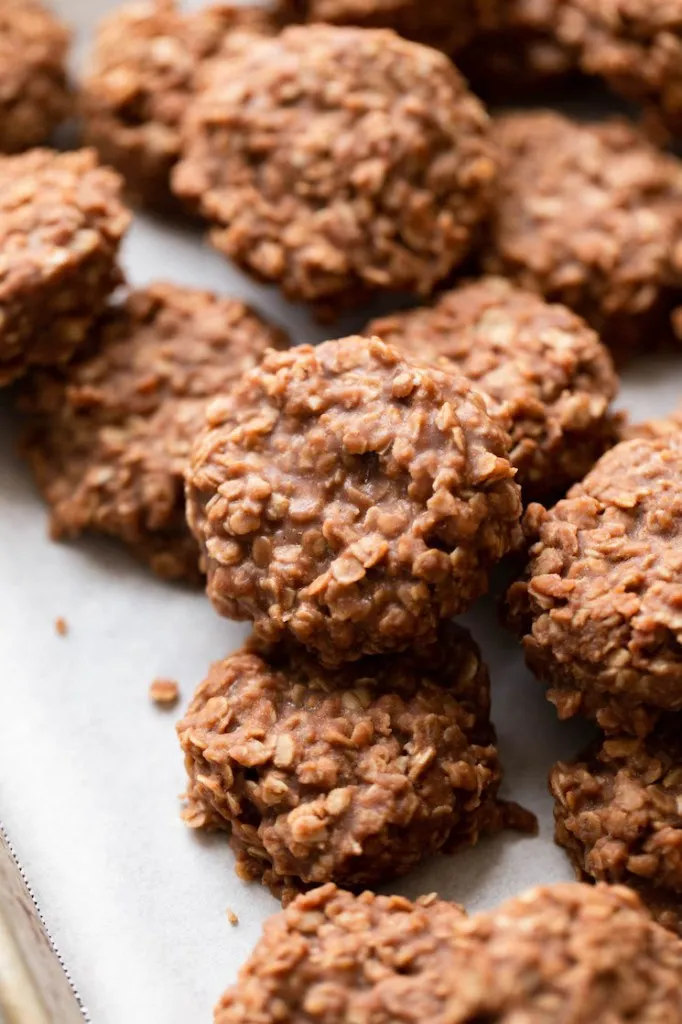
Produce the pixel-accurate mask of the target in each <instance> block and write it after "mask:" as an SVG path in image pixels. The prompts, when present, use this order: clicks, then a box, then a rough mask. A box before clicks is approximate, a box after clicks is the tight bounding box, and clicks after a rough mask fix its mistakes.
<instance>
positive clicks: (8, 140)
mask: <svg viewBox="0 0 682 1024" xmlns="http://www.w3.org/2000/svg"><path fill="white" fill-rule="evenodd" d="M69 42H70V33H69V31H68V29H67V28H66V26H65V25H63V24H62V23H61V22H60V21H59V20H58V19H57V18H56V17H55V15H54V14H52V13H51V11H50V10H49V9H48V8H47V7H45V6H44V5H43V4H42V3H39V2H38V0H0V152H2V153H20V152H21V151H22V150H24V149H29V148H30V147H31V146H37V145H39V144H40V143H41V142H45V141H46V139H48V138H49V136H50V134H51V133H52V131H53V130H54V129H55V128H56V127H57V126H58V125H59V124H61V122H62V121H63V120H65V118H66V117H67V116H68V115H69V114H70V112H71V107H72V101H71V96H70V93H69V87H68V82H67V76H66V58H67V52H68V49H69Z"/></svg>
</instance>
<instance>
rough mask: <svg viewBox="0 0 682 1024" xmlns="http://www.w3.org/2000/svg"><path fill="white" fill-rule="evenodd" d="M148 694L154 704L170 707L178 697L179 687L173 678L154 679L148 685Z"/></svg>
mask: <svg viewBox="0 0 682 1024" xmlns="http://www.w3.org/2000/svg"><path fill="white" fill-rule="evenodd" d="M149 696H150V697H151V699H152V700H153V701H154V703H155V704H163V705H167V706H168V707H170V706H171V705H172V704H175V703H176V702H177V700H178V698H179V697H180V688H179V687H178V684H177V683H176V682H175V680H173V679H155V680H154V682H153V683H152V685H151V686H150V687H149Z"/></svg>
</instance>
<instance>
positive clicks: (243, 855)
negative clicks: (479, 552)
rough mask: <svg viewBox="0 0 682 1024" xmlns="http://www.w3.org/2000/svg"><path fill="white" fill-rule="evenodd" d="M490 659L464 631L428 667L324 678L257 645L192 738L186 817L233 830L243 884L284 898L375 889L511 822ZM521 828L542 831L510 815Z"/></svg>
mask: <svg viewBox="0 0 682 1024" xmlns="http://www.w3.org/2000/svg"><path fill="white" fill-rule="evenodd" d="M489 712H490V683H489V679H488V672H487V670H486V668H485V666H484V665H483V663H482V662H481V656H480V652H479V650H478V648H477V647H476V645H475V644H474V642H473V640H472V639H471V637H470V635H469V634H468V633H467V632H466V631H465V630H463V629H461V628H460V627H458V626H455V625H448V626H445V627H444V628H443V629H442V630H441V632H440V634H439V636H438V643H437V644H435V645H434V646H432V647H431V648H429V649H427V650H425V651H423V652H421V653H420V654H418V655H416V654H415V655H411V654H399V655H393V656H384V657H373V658H363V659H361V660H360V661H356V662H353V663H352V664H351V665H347V666H343V667H342V668H340V669H325V668H324V667H323V666H321V664H320V662H319V661H318V659H317V658H316V657H315V656H314V655H313V654H310V653H309V652H307V651H306V650H305V648H302V647H301V646H300V645H299V644H296V643H293V642H290V641H289V642H285V643H281V644H278V645H274V646H270V647H264V646H261V647H259V646H258V645H257V644H256V643H255V642H253V641H252V642H251V644H250V645H247V646H246V647H245V648H244V649H242V650H241V651H238V652H237V653H236V654H232V655H231V656H230V657H228V658H226V659H225V660H224V661H222V662H217V663H216V664H215V665H213V667H212V669H211V671H210V673H209V675H208V678H207V679H206V680H205V682H203V683H202V684H201V686H200V687H199V689H198V690H197V692H196V694H195V696H194V699H193V701H192V704H191V705H190V708H189V710H188V712H187V715H186V716H185V718H184V719H183V720H182V722H180V724H179V726H178V733H179V736H180V741H181V744H182V747H183V750H184V752H185V765H186V768H187V773H188V776H189V785H188V790H187V800H188V807H187V810H186V812H185V820H186V821H187V822H188V823H189V824H190V825H192V826H194V827H203V826H206V825H207V826H209V827H214V828H216V827H217V828H225V829H228V830H230V831H231V834H232V843H233V846H234V847H235V849H236V851H237V853H238V856H239V861H238V871H239V873H240V874H241V875H242V876H243V877H247V878H262V879H263V881H264V882H265V883H266V884H267V885H269V886H271V887H272V888H273V890H274V891H276V892H278V893H280V894H281V893H284V895H285V897H286V896H288V895H290V894H291V892H292V891H293V892H295V891H296V889H297V888H300V885H301V883H303V884H305V885H319V884H320V883H323V882H338V883H339V884H342V885H346V886H362V885H376V884H378V883H379V882H381V881H384V880H386V879H388V878H391V877H395V876H396V875H403V874H405V873H406V872H407V871H409V870H410V869H411V868H412V867H414V866H415V865H416V864H417V863H419V861H421V860H423V859H424V858H425V857H427V856H429V855H430V854H433V853H436V852H437V851H438V850H441V849H444V848H446V847H447V849H449V850H453V849H455V848H456V847H458V846H462V845H471V844H474V843H476V841H477V840H478V837H479V835H480V833H482V832H486V831H491V830H495V829H497V828H500V827H502V826H503V825H504V824H505V823H506V818H507V815H506V812H505V809H504V807H503V806H502V805H500V804H498V802H497V799H496V797H497V791H498V788H499V785H500V780H501V774H502V773H501V769H500V764H499V760H498V756H497V750H496V747H495V732H494V729H493V727H492V725H491V724H490V718H489ZM511 822H512V823H514V824H517V825H518V826H520V827H522V828H527V827H528V826H530V827H532V825H533V824H534V819H533V818H532V816H531V815H529V814H528V813H527V812H519V811H518V809H516V808H513V807H512V812H511Z"/></svg>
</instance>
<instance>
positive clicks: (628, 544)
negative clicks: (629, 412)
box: [508, 435, 682, 735]
mask: <svg viewBox="0 0 682 1024" xmlns="http://www.w3.org/2000/svg"><path fill="white" fill-rule="evenodd" d="M681 474H682V439H678V438H676V437H675V436H673V435H670V436H668V437H662V438H659V439H646V438H642V439H636V440H632V441H622V442H621V443H620V444H618V445H616V447H615V448H612V449H611V451H609V452H607V453H606V454H605V455H604V456H602V458H601V459H600V460H599V462H597V464H596V465H595V467H594V469H593V470H592V471H591V472H590V473H589V474H588V475H587V476H586V477H585V479H584V480H583V482H582V483H580V484H576V485H575V486H574V487H573V488H571V490H570V491H569V492H568V495H567V497H566V498H565V499H564V500H563V501H560V502H558V503H557V504H556V505H555V506H554V508H552V509H550V510H549V511H545V509H543V508H542V507H541V506H539V505H533V506H531V507H530V509H529V510H528V513H527V516H526V529H527V533H528V535H529V539H530V541H531V543H532V546H531V548H530V559H529V564H528V569H527V573H526V577H525V579H523V580H522V581H520V582H518V583H515V584H514V585H513V586H512V587H511V589H510V591H509V596H508V601H509V610H510V617H511V621H512V623H513V624H515V625H516V628H517V629H518V630H519V632H520V633H521V634H522V635H523V645H524V649H525V653H526V660H527V662H528V665H529V667H530V668H531V669H532V670H533V671H534V672H535V673H536V675H537V676H538V677H539V678H540V679H541V680H542V681H543V682H545V683H546V684H547V686H548V687H549V691H548V696H549V698H550V700H551V701H552V702H553V703H554V704H556V707H557V709H558V712H559V715H560V717H561V718H570V717H572V716H573V715H577V714H584V715H587V716H589V717H594V718H596V719H597V722H598V723H599V725H600V726H601V728H602V729H603V730H604V731H605V732H619V731H626V732H632V733H634V734H637V735H645V734H646V733H647V732H650V731H651V729H652V728H653V726H654V724H655V723H656V720H657V719H658V717H659V716H660V713H661V712H662V711H676V710H679V709H682V646H681V643H680V641H681V640H682V617H681V615H680V597H679V590H680V588H679V573H680V566H682V489H681V488H680V475H681Z"/></svg>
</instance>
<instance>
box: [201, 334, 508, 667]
mask: <svg viewBox="0 0 682 1024" xmlns="http://www.w3.org/2000/svg"><path fill="white" fill-rule="evenodd" d="M208 420H209V427H208V429H207V430H206V431H205V432H204V434H203V435H202V437H201V438H200V439H199V440H198V441H197V443H196V445H195V447H194V451H193V455H192V462H191V467H190V470H189V472H188V475H187V502H188V513H187V514H188V521H189V523H190V526H191V527H192V530H193V531H194V534H195V536H196V537H197V539H198V541H199V543H200V545H201V548H202V551H203V552H204V555H205V558H206V563H207V568H208V593H209V596H210V598H211V600H212V601H213V604H214V605H215V607H216V609H217V610H218V611H219V612H220V613H221V614H223V615H225V616H227V617H228V618H233V619H250V620H251V621H253V623H254V629H255V632H256V634H257V635H259V636H261V637H262V638H263V639H265V640H277V639H278V638H280V637H281V636H283V635H284V634H286V633H289V634H291V635H293V636H294V637H295V638H296V639H297V640H299V641H300V642H301V643H303V644H305V645H306V646H308V647H310V648H313V649H314V650H316V651H317V652H318V654H319V655H320V656H321V657H322V658H323V659H324V660H325V661H326V662H327V663H330V664H337V663H339V662H342V661H345V660H352V659H354V658H358V657H360V656H361V655H362V654H380V653H386V652H390V651H395V650H402V649H404V648H406V647H412V646H414V645H415V644H424V643H430V642H431V641H432V640H433V638H434V635H435V631H436V629H437V626H438V622H439V620H440V619H444V618H450V617H451V616H453V615H456V614H459V613H460V612H463V611H464V610H465V609H467V608H468V607H469V606H470V605H471V604H472V603H473V601H474V600H475V599H476V598H477V597H478V596H479V595H480V594H481V593H482V592H483V591H484V590H485V589H486V586H487V577H488V570H489V569H490V568H491V566H492V565H493V564H495V563H496V562H497V561H498V560H499V559H500V558H502V556H503V555H504V554H506V552H507V551H508V550H510V548H511V547H512V546H513V545H514V543H515V542H516V541H517V540H518V539H519V538H518V521H519V516H520V508H521V503H520V498H519V488H518V485H517V484H516V483H515V482H514V479H513V477H514V470H513V468H512V466H511V464H510V463H509V461H508V459H507V452H508V450H509V435H508V434H507V433H506V432H505V431H504V429H503V428H502V426H501V425H500V424H499V423H498V422H497V421H496V420H493V419H492V418H491V417H490V416H489V415H488V413H487V411H486V407H485V402H484V400H483V399H482V398H481V396H480V395H478V394H476V393H475V392H473V391H471V389H470V384H469V382H468V381H466V380H464V379H461V378H458V377H455V376H454V375H452V374H451V373H449V372H446V371H444V370H441V369H436V368H427V367H424V366H418V365H415V364H413V363H411V362H408V361H406V360H404V359H403V357H402V356H401V355H400V353H399V352H398V350H397V349H395V348H392V347H391V346H389V345H386V344H384V343H383V342H382V341H380V340H379V339H378V338H373V339H368V338H360V337H355V338H344V339H342V340H341V341H330V342H325V343H324V344H323V345H319V346H318V347H317V348H312V347H311V346H309V345H305V346H304V345H302V346H299V347H298V348H295V349H292V350H291V351H290V352H287V353H275V352H270V353H268V354H267V355H266V356H265V358H264V359H263V362H262V363H261V365H260V366H259V367H257V368H256V369H254V370H252V371H251V372H249V373H247V374H246V375H245V376H244V377H243V379H242V381H241V382H240V383H239V384H238V385H237V386H236V387H235V388H234V389H233V390H232V391H231V392H230V394H229V395H225V396H224V397H222V398H221V399H220V400H219V401H216V402H214V403H212V405H211V406H210V408H209V415H208Z"/></svg>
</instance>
